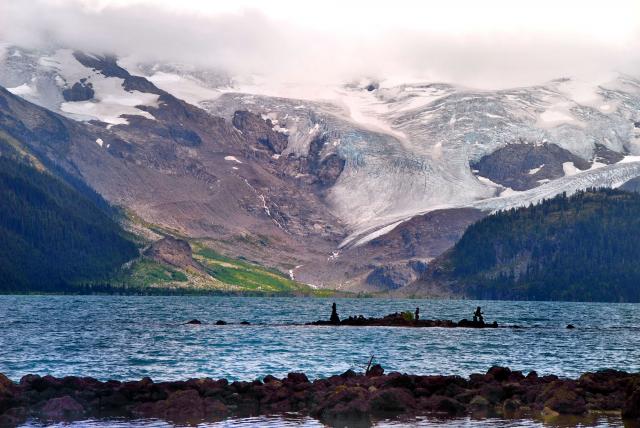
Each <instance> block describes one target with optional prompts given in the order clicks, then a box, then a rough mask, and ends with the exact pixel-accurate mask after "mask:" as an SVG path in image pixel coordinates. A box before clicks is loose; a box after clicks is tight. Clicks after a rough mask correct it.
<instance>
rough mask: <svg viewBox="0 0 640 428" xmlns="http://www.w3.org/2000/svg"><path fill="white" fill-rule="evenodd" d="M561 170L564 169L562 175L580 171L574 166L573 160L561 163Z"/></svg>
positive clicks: (570, 174)
mask: <svg viewBox="0 0 640 428" xmlns="http://www.w3.org/2000/svg"><path fill="white" fill-rule="evenodd" d="M562 170H563V171H564V175H565V176H572V175H575V174H577V173H579V172H581V170H579V169H578V168H576V166H575V164H574V163H573V162H564V163H563V164H562Z"/></svg>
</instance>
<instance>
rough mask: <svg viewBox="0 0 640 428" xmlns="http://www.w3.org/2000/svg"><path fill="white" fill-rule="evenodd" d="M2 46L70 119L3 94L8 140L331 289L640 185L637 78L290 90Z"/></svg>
mask: <svg viewBox="0 0 640 428" xmlns="http://www.w3.org/2000/svg"><path fill="white" fill-rule="evenodd" d="M2 50H3V53H2V55H1V58H2V59H1V60H0V85H2V86H5V87H7V88H8V89H9V91H10V92H11V93H12V94H13V95H16V96H19V97H21V98H23V99H24V100H28V101H30V102H33V103H35V104H38V105H40V106H42V107H45V108H46V109H48V110H51V111H53V112H57V113H60V114H62V115H64V116H66V117H67V118H69V119H71V121H66V122H65V121H62V122H61V121H60V120H58V119H56V120H53V121H51V120H49V119H44V118H42V119H37V120H35V121H34V118H33V117H30V116H31V114H30V113H29V114H27V113H26V108H25V107H24V106H23V104H22V103H24V101H20V100H19V99H18V98H15V97H13V98H11V99H9V97H7V96H6V95H5V96H4V99H6V100H7V101H6V102H5V104H6V105H7V108H6V110H7V111H9V114H6V116H10V117H11V121H10V122H9V121H7V122H6V123H5V125H4V128H3V129H4V130H5V131H6V132H13V133H15V132H22V133H23V134H24V135H25V136H26V135H27V134H29V135H30V136H31V137H30V138H31V139H32V140H33V141H32V143H31V146H32V149H33V150H34V151H36V152H37V153H40V154H41V155H42V156H45V157H46V158H48V159H52V160H53V161H55V162H56V163H57V164H59V165H60V167H61V168H63V169H64V170H65V171H68V172H69V174H72V175H73V176H75V177H78V179H81V180H83V181H84V182H86V183H88V184H89V185H90V186H91V187H92V188H94V189H96V190H97V191H98V192H99V193H100V194H101V195H103V196H104V197H105V198H106V199H107V200H108V201H110V202H111V203H113V204H116V205H120V206H122V207H124V208H126V209H127V210H129V212H130V213H132V214H135V215H137V216H139V217H140V218H142V219H143V220H144V221H146V222H148V223H151V224H154V225H158V226H160V227H163V228H166V229H167V230H173V231H175V232H176V233H178V234H180V235H184V236H187V237H190V238H197V239H201V240H202V241H203V242H206V243H207V245H210V246H212V247H214V248H215V249H216V250H217V251H219V252H221V253H223V254H227V255H230V256H242V257H245V258H247V259H249V260H253V261H256V262H260V263H262V264H264V265H267V266H272V267H275V268H277V269H279V270H280V271H282V272H289V274H290V275H291V276H292V277H294V278H296V279H298V280H301V281H303V282H307V283H310V284H313V285H316V286H319V287H335V288H342V289H348V290H375V291H380V290H385V289H388V288H397V287H402V286H404V285H406V284H407V283H409V282H411V281H412V280H414V279H415V278H417V276H419V275H420V274H421V272H422V270H423V269H424V266H425V264H428V263H429V261H430V260H431V259H432V258H433V257H437V256H438V255H439V254H441V252H442V251H444V250H445V249H446V248H448V247H450V246H451V245H453V244H454V243H455V242H456V240H457V239H458V238H459V237H460V236H461V235H462V233H463V231H464V229H465V228H466V227H467V226H468V225H469V224H470V223H471V222H473V221H475V220H477V219H478V218H480V217H481V216H483V215H486V213H489V212H492V211H495V210H499V209H503V208H509V207H517V206H523V205H528V204H529V203H531V202H538V201H540V200H542V199H544V198H548V197H552V196H554V195H556V194H558V193H561V192H569V193H571V192H574V191H576V190H579V189H584V188H587V187H594V186H598V187H599V186H605V187H616V186H619V185H621V184H623V183H625V182H627V181H629V180H631V179H634V178H635V177H638V176H640V158H639V157H637V155H640V147H639V146H638V143H639V142H640V81H638V80H636V79H634V78H632V77H630V76H623V75H615V76H611V77H610V78H607V79H605V80H604V81H602V82H596V83H588V84H587V83H585V82H580V81H577V80H572V79H559V80H556V81H552V82H548V83H546V84H543V85H539V86H534V87H527V88H516V89H507V90H495V91H478V90H472V89H467V88H461V87H457V86H455V85H450V84H437V83H436V84H433V83H421V84H403V85H385V83H384V82H373V83H372V82H370V81H363V82H357V83H352V84H347V85H344V86H338V87H313V88H308V87H301V86H291V87H282V86H275V85H271V84H269V82H266V83H260V84H245V83H239V82H240V81H239V80H234V78H231V77H229V76H226V75H224V74H222V73H219V72H216V71H212V70H199V69H196V68H194V67H190V66H187V65H176V64H144V63H138V62H136V61H135V60H134V59H133V58H115V57H112V56H108V55H92V54H87V53H82V52H77V51H73V50H71V49H58V48H52V49H49V50H45V51H29V50H26V49H21V48H18V47H12V46H6V45H5V46H3V49H2ZM45 112H46V110H40V111H39V113H37V114H36V116H43V115H44V116H46V115H47V114H49V113H45ZM44 122H46V123H49V122H51V123H53V122H56V123H58V124H57V125H55V126H54V125H52V124H48V125H47V127H48V128H51V129H46V130H45V129H43V126H39V125H38V123H44ZM50 137H51V138H50ZM52 141H58V142H59V143H57V145H56V146H55V147H53V146H52Z"/></svg>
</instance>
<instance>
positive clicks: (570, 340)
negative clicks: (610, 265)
mask: <svg viewBox="0 0 640 428" xmlns="http://www.w3.org/2000/svg"><path fill="white" fill-rule="evenodd" d="M334 300H335V301H336V302H337V305H338V313H339V314H340V316H342V317H346V316H348V315H359V314H362V315H364V316H382V315H385V314H388V313H392V312H396V311H398V312H399V311H404V310H411V311H413V310H415V308H416V306H419V307H420V314H421V318H423V319H427V318H430V319H434V318H437V319H451V320H455V321H457V320H460V319H462V318H471V317H472V313H473V310H474V309H475V307H476V306H478V305H480V306H482V308H483V311H484V313H485V320H486V321H493V320H496V321H497V322H498V323H499V324H500V325H519V326H522V327H524V328H520V329H513V328H500V329H484V330H479V329H464V328H458V329H443V328H424V329H404V328H388V327H312V326H304V325H294V324H302V323H305V322H309V321H314V320H317V319H321V318H322V319H325V318H328V317H329V314H330V312H331V303H332V302H333V301H334ZM193 318H197V319H199V320H201V321H202V322H203V323H204V324H203V325H186V324H185V322H186V321H188V320H190V319H193ZM217 320H225V321H227V322H229V323H230V324H229V325H225V326H217V325H214V323H215V321H217ZM240 321H249V322H250V323H251V325H248V326H245V325H239V322H240ZM233 323H235V324H233ZM569 323H571V324H573V325H575V326H576V329H573V330H568V329H566V325H567V324H569ZM0 331H2V335H0V372H2V373H4V374H6V375H7V376H8V377H9V378H11V379H13V380H19V379H20V377H21V376H23V375H25V374H27V373H35V374H40V375H44V374H52V375H54V376H65V375H82V376H92V377H96V378H98V379H101V380H106V379H118V380H130V379H139V378H141V377H143V376H150V377H151V378H153V379H154V380H157V381H160V380H180V379H187V378H191V377H212V378H220V377H224V378H227V379H230V380H253V379H256V378H261V377H263V376H265V375H267V374H272V375H275V376H278V377H281V376H285V375H286V373H288V372H291V371H302V372H305V373H306V374H307V375H308V376H309V378H317V377H324V376H329V375H333V374H340V373H342V372H344V371H345V370H347V369H350V368H351V369H354V370H357V371H363V370H364V368H365V367H366V365H367V363H368V362H369V359H370V357H371V355H373V356H374V361H375V362H377V363H380V364H381V365H382V366H383V367H384V368H385V370H386V371H387V372H389V371H400V372H407V373H411V374H458V375H462V376H467V375H469V374H470V373H474V372H486V370H487V369H488V368H489V367H490V366H492V365H504V366H509V367H510V368H512V369H515V370H522V371H524V372H528V371H530V370H536V371H537V372H538V373H540V374H557V375H560V376H569V377H576V376H578V375H579V374H581V373H583V372H585V371H594V370H597V369H603V368H614V369H620V370H626V371H640V346H638V344H640V304H609V303H607V304H604V303H567V302H504V301H501V302H499V301H482V302H477V301H469V300H467V301H450V300H399V299H317V298H257V297H256V298H249V297H217V296H216V297H214V296H166V297H162V296H153V297H149V296H0ZM236 422H237V423H236ZM236 422H233V421H227V422H225V423H224V424H226V425H224V424H223V425H211V426H238V425H242V424H243V423H244V422H242V421H236ZM245 422H246V421H245ZM280 422H281V424H283V423H284V422H283V421H280ZM423 422H424V423H426V424H431V423H436V422H434V421H431V420H426V421H423ZM458 422H459V423H462V421H458ZM503 422H504V421H503ZM95 423H98V424H99V423H100V422H95ZM118 423H120V422H118ZM122 423H124V424H125V425H114V424H116V422H115V421H112V424H111V425H96V426H112V425H113V426H163V425H153V424H156V423H159V422H157V421H156V422H153V421H139V422H137V423H138V424H142V425H132V424H134V422H122ZM290 423H294V424H296V425H299V424H303V425H308V426H314V425H313V424H314V423H315V424H317V422H315V421H313V420H309V421H307V422H304V421H296V420H293V421H290ZM444 423H447V422H441V423H438V425H437V426H443V425H442V424H444ZM504 423H507V422H504ZM508 423H511V422H508ZM532 423H533V422H532ZM611 423H613V422H611ZM611 423H610V422H607V421H604V422H602V421H600V422H597V423H596V425H598V426H615V424H614V423H613V424H614V425H611ZM144 424H147V425H144ZM148 424H152V425H148ZM264 424H267V421H265V422H264ZM474 424H475V422H474V421H472V420H467V423H466V424H463V425H468V426H475V425H474ZM603 424H604V425H603ZM261 425H262V423H261ZM392 425H393V424H392ZM492 425H494V426H512V425H499V424H498V422H497V421H496V422H495V423H494V424H492ZM81 426H86V424H85V425H81ZM164 426H166V425H164ZM273 426H277V423H276V425H273ZM424 426H431V425H424ZM517 426H522V425H517ZM531 426H536V425H531Z"/></svg>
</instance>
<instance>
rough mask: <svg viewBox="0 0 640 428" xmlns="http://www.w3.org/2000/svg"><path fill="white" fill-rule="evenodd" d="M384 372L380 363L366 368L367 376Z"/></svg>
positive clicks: (375, 375)
mask: <svg viewBox="0 0 640 428" xmlns="http://www.w3.org/2000/svg"><path fill="white" fill-rule="evenodd" d="M383 374H384V369H383V368H382V366H381V365H380V364H374V365H373V366H372V367H371V368H370V369H369V370H367V373H366V375H367V377H379V376H382V375H383Z"/></svg>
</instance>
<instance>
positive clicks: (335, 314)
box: [329, 302, 340, 324]
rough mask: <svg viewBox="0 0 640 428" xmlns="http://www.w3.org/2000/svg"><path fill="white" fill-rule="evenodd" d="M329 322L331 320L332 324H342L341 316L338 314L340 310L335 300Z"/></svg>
mask: <svg viewBox="0 0 640 428" xmlns="http://www.w3.org/2000/svg"><path fill="white" fill-rule="evenodd" d="M329 322H331V324H340V317H339V316H338V310H337V308H336V304H335V302H334V303H333V305H332V306H331V317H330V318H329Z"/></svg>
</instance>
